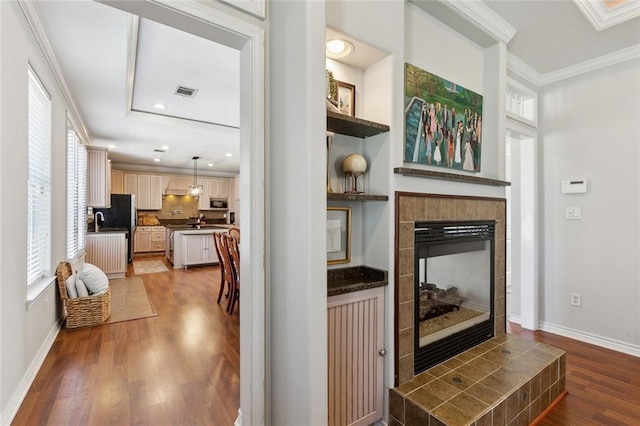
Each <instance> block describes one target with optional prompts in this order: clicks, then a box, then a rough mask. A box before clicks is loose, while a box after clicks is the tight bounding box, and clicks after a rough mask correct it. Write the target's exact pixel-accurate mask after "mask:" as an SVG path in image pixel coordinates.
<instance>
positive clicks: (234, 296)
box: [226, 234, 240, 314]
mask: <svg viewBox="0 0 640 426" xmlns="http://www.w3.org/2000/svg"><path fill="white" fill-rule="evenodd" d="M226 240H227V247H228V249H229V255H230V258H231V265H232V269H233V278H234V279H233V286H232V287H231V288H232V291H231V298H230V299H229V306H228V308H227V311H228V312H229V314H233V309H234V308H235V306H236V303H238V300H239V298H240V251H239V250H238V239H237V238H236V237H234V236H233V235H230V234H228V235H226Z"/></svg>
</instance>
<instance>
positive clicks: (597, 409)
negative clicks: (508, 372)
mask: <svg viewBox="0 0 640 426" xmlns="http://www.w3.org/2000/svg"><path fill="white" fill-rule="evenodd" d="M509 332H510V333H512V334H516V335H520V336H522V337H526V338H531V339H533V340H536V341H538V342H542V343H546V344H549V345H552V346H555V347H558V348H561V349H564V350H565V351H566V352H567V372H566V387H567V390H568V391H569V395H567V396H566V397H565V398H564V399H563V400H562V402H560V404H558V405H557V406H556V407H555V408H554V409H553V411H551V413H549V415H548V416H547V417H546V418H545V419H544V420H543V421H542V422H541V423H540V425H541V426H556V425H562V426H566V425H577V426H591V425H633V426H638V425H640V358H637V357H633V356H630V355H625V354H622V353H620V352H615V351H610V350H608V349H603V348H601V347H598V346H593V345H590V344H587V343H582V342H579V341H576V340H572V339H567V338H565V337H561V336H557V335H555V334H550V333H545V332H543V331H536V332H532V331H529V330H523V329H522V328H521V327H520V326H517V325H514V324H510V330H509Z"/></svg>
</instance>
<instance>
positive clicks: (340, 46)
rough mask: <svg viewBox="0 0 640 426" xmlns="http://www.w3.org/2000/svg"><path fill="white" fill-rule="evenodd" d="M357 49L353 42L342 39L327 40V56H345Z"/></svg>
mask: <svg viewBox="0 0 640 426" xmlns="http://www.w3.org/2000/svg"><path fill="white" fill-rule="evenodd" d="M354 50H355V47H354V46H353V43H351V42H349V41H347V40H342V39H332V40H327V50H326V53H327V56H328V57H330V58H344V57H345V56H347V55H349V54H350V53H351V52H353V51H354Z"/></svg>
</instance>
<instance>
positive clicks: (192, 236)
mask: <svg viewBox="0 0 640 426" xmlns="http://www.w3.org/2000/svg"><path fill="white" fill-rule="evenodd" d="M181 234H182V250H183V257H182V265H183V266H184V267H185V268H186V267H188V266H191V265H206V264H211V263H218V255H217V253H216V248H215V246H214V242H213V232H211V233H205V234H202V233H188V232H183V233H181Z"/></svg>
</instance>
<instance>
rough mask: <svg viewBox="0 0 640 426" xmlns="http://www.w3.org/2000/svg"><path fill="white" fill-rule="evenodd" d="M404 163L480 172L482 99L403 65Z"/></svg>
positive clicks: (413, 67) (429, 74) (448, 82)
mask: <svg viewBox="0 0 640 426" xmlns="http://www.w3.org/2000/svg"><path fill="white" fill-rule="evenodd" d="M404 76H405V80H404V81H405V83H404V95H405V96H404V98H405V110H404V115H405V128H404V161H408V162H411V163H420V164H426V165H429V166H437V167H446V168H449V169H455V170H465V171H469V172H479V171H480V160H481V158H482V155H481V152H482V96H481V95H479V94H477V93H475V92H472V91H471V90H467V89H465V88H463V87H461V86H459V85H457V84H456V83H452V82H450V81H447V80H445V79H443V78H441V77H438V76H437V75H433V74H431V73H428V72H427V71H424V70H422V69H420V68H418V67H416V66H413V65H411V64H408V63H407V64H405V72H404Z"/></svg>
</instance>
